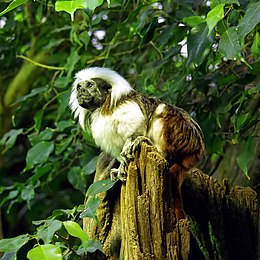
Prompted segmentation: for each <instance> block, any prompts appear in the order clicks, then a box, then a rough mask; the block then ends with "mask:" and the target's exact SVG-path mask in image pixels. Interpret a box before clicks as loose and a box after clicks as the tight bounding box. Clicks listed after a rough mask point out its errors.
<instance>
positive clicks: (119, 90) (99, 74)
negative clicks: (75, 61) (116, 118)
mask: <svg viewBox="0 0 260 260" xmlns="http://www.w3.org/2000/svg"><path fill="white" fill-rule="evenodd" d="M93 78H101V79H103V80H105V81H107V82H108V83H109V84H110V85H111V86H112V91H111V104H110V105H111V106H115V105H116V103H117V101H118V100H119V99H120V98H121V97H122V96H124V95H127V94H128V93H129V92H131V91H132V90H133V88H132V87H131V85H130V84H129V83H128V82H127V80H126V79H124V78H123V77H122V76H121V75H119V74H118V73H117V72H116V71H114V70H111V69H108V68H101V67H92V68H88V69H83V70H81V71H79V72H78V73H77V74H76V81H77V84H78V83H79V82H81V81H85V80H90V79H93Z"/></svg>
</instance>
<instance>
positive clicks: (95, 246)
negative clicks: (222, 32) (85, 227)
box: [87, 239, 103, 253]
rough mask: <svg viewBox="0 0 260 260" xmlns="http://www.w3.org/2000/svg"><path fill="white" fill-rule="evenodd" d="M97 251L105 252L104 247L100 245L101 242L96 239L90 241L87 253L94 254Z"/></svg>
mask: <svg viewBox="0 0 260 260" xmlns="http://www.w3.org/2000/svg"><path fill="white" fill-rule="evenodd" d="M97 250H99V251H101V252H103V246H102V244H101V243H100V241H98V240H96V239H91V240H89V241H88V245H87V251H88V252H90V253H94V252H96V251H97Z"/></svg>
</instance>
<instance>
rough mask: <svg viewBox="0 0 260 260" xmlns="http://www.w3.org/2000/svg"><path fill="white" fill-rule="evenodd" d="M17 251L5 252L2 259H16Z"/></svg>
mask: <svg viewBox="0 0 260 260" xmlns="http://www.w3.org/2000/svg"><path fill="white" fill-rule="evenodd" d="M16 259H17V258H16V251H13V252H7V253H4V255H3V256H2V257H1V260H16Z"/></svg>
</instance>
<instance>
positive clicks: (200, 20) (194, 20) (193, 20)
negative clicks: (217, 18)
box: [182, 16, 205, 27]
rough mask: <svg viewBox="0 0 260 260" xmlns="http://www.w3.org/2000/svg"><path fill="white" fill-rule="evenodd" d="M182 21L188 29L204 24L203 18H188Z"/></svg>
mask: <svg viewBox="0 0 260 260" xmlns="http://www.w3.org/2000/svg"><path fill="white" fill-rule="evenodd" d="M182 21H183V22H184V23H186V24H187V25H189V26H190V27H195V26H196V25H198V24H200V23H203V22H205V20H204V18H202V17H201V16H188V17H185V18H183V19H182Z"/></svg>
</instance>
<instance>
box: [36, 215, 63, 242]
mask: <svg viewBox="0 0 260 260" xmlns="http://www.w3.org/2000/svg"><path fill="white" fill-rule="evenodd" d="M61 226H62V222H61V221H59V220H57V219H55V220H53V221H51V222H50V223H49V225H47V226H46V225H44V226H40V227H39V228H38V229H37V235H36V236H37V240H39V239H42V240H43V242H44V243H45V244H49V243H50V242H51V240H52V238H53V236H54V233H55V232H56V231H58V230H59V229H61Z"/></svg>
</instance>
